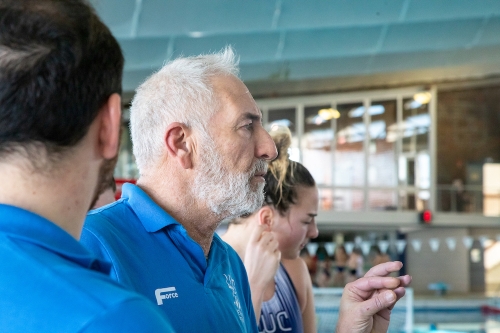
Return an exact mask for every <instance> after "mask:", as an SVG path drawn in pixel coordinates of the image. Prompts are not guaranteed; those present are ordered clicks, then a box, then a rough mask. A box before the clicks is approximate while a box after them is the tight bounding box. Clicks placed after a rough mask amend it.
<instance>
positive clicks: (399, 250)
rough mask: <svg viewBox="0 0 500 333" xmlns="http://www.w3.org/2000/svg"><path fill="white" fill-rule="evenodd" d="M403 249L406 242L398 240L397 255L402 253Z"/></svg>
mask: <svg viewBox="0 0 500 333" xmlns="http://www.w3.org/2000/svg"><path fill="white" fill-rule="evenodd" d="M405 247H406V241H405V240H404V239H398V240H397V241H396V249H397V250H398V253H399V254H401V253H403V251H404V250H405Z"/></svg>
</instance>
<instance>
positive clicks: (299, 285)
mask: <svg viewBox="0 0 500 333" xmlns="http://www.w3.org/2000/svg"><path fill="white" fill-rule="evenodd" d="M281 263H282V264H283V267H284V268H285V270H286V272H287V273H288V276H289V277H290V280H292V283H293V286H294V288H295V292H296V294H297V299H298V301H299V304H300V305H301V308H302V305H304V304H305V303H306V302H307V290H308V289H309V288H311V286H312V282H311V277H310V275H309V270H308V269H307V265H306V263H305V262H304V260H302V258H296V259H282V261H281Z"/></svg>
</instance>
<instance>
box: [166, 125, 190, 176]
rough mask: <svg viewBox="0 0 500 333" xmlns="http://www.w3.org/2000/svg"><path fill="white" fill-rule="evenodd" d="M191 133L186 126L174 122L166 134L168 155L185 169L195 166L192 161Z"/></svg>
mask: <svg viewBox="0 0 500 333" xmlns="http://www.w3.org/2000/svg"><path fill="white" fill-rule="evenodd" d="M190 134H191V131H190V130H189V128H188V127H186V125H184V124H182V123H179V122H174V123H171V124H170V125H168V127H167V130H166V133H165V145H166V148H167V152H168V154H169V155H170V156H171V157H172V158H174V159H176V160H177V161H178V162H179V164H180V165H181V166H182V167H183V168H184V169H190V168H191V167H192V166H193V161H192V159H191V158H192V154H191V153H192V146H191V144H192V142H191V140H192V137H191V136H190Z"/></svg>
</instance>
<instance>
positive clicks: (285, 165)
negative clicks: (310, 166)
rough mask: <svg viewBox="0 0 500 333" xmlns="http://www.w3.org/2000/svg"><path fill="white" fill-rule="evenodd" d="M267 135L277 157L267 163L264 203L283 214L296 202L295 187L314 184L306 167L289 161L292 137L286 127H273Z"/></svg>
mask: <svg viewBox="0 0 500 333" xmlns="http://www.w3.org/2000/svg"><path fill="white" fill-rule="evenodd" d="M269 134H271V137H272V138H273V140H274V143H275V144H276V148H277V150H278V157H277V158H276V159H275V160H274V161H272V162H270V163H269V170H268V171H267V174H266V176H265V179H266V185H265V187H264V192H265V203H266V204H269V205H273V206H274V207H276V209H277V210H278V211H279V212H280V214H284V213H285V212H286V211H288V209H289V208H290V205H293V204H295V203H296V201H297V187H299V186H304V187H313V186H315V185H316V182H315V181H314V178H313V177H312V175H311V173H310V172H309V170H307V169H306V167H304V166H303V165H302V164H300V163H299V162H294V161H292V160H290V158H289V156H288V148H289V147H290V145H291V143H292V135H291V133H290V130H289V129H288V127H284V126H274V127H273V128H272V129H271V131H270V132H269Z"/></svg>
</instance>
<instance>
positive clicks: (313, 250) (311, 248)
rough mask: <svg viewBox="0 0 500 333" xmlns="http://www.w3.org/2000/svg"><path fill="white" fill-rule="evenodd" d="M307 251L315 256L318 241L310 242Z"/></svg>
mask: <svg viewBox="0 0 500 333" xmlns="http://www.w3.org/2000/svg"><path fill="white" fill-rule="evenodd" d="M306 246H307V251H309V254H310V255H312V256H314V255H316V250H317V249H318V243H308V244H307V245H306Z"/></svg>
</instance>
